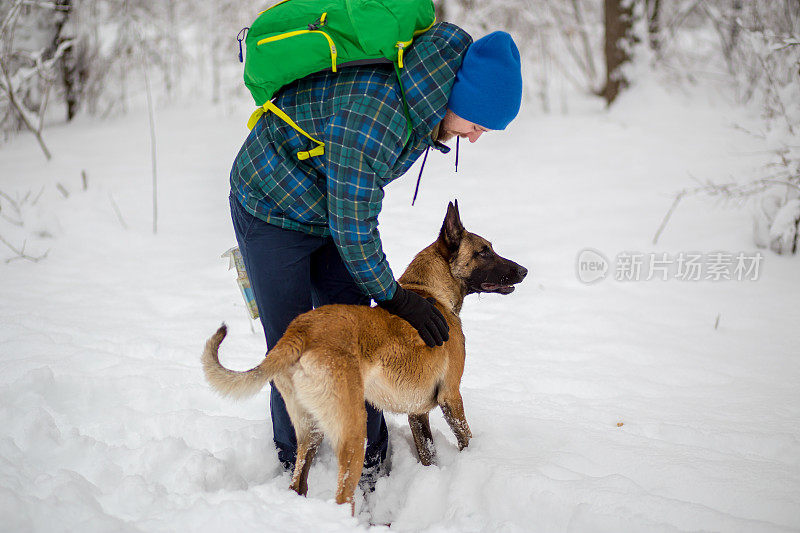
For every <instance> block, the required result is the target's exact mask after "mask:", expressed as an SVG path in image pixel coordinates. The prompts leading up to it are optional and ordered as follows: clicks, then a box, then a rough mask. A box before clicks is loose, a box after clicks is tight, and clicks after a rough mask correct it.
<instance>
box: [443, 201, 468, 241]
mask: <svg viewBox="0 0 800 533" xmlns="http://www.w3.org/2000/svg"><path fill="white" fill-rule="evenodd" d="M463 237H464V226H463V225H462V224H461V216H460V215H459V214H458V200H456V201H455V204H453V202H450V203H449V204H448V205H447V215H445V217H444V222H443V223H442V229H441V230H440V231H439V240H440V241H441V242H442V243H443V244H444V245H445V247H447V249H448V250H449V251H450V252H454V251H456V250H458V247H459V246H460V245H461V239H462V238H463Z"/></svg>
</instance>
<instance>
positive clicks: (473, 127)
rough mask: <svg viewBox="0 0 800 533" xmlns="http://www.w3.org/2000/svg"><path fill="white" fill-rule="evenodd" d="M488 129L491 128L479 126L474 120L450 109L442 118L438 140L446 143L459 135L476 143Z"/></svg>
mask: <svg viewBox="0 0 800 533" xmlns="http://www.w3.org/2000/svg"><path fill="white" fill-rule="evenodd" d="M487 131H489V130H487V129H486V128H484V127H483V126H478V125H477V124H475V123H474V122H470V121H469V120H465V119H463V118H461V117H459V116H458V115H456V114H455V113H453V112H452V111H450V110H449V109H448V110H447V113H445V115H444V118H443V119H442V125H441V127H440V128H439V137H438V138H437V139H436V140H437V141H439V142H443V143H444V142H447V141H449V140H450V139H452V138H453V137H455V136H456V135H458V136H459V137H462V138H465V139H469V142H471V143H474V142H475V141H477V140H478V138H479V137H480V136H481V135H483V134H484V133H485V132H487Z"/></svg>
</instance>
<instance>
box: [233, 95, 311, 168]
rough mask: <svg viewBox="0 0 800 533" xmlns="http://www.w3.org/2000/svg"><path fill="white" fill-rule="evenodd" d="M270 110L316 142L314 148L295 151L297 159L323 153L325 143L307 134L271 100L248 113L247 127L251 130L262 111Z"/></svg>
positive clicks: (303, 159)
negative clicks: (250, 113)
mask: <svg viewBox="0 0 800 533" xmlns="http://www.w3.org/2000/svg"><path fill="white" fill-rule="evenodd" d="M270 111H272V112H273V113H275V114H276V115H277V116H278V118H279V119H281V120H282V121H284V122H285V123H287V124H288V125H289V126H291V127H292V128H293V129H294V130H295V131H296V132H297V133H299V134H301V135H303V136H304V137H306V138H307V139H308V140H310V141H313V142H315V143H316V144H317V146H316V147H315V148H312V149H311V150H308V151H302V152H297V159H299V160H300V161H305V160H306V159H308V158H309V157H314V156H318V155H322V154H324V153H325V143H324V142H322V141H318V140H317V139H315V138H314V137H312V136H311V135H309V134H308V133H307V132H306V131H305V130H304V129H303V128H301V127H300V126H298V125H297V124H296V123H295V121H294V120H292V119H291V118H290V117H289V115H287V114H286V113H284V112H283V111H282V110H281V108H279V107H278V106H276V105H275V104H273V103H272V102H271V101H267V102H266V103H264V105H262V106H261V107H259V108H257V109H256V110H255V111H253V114H252V115H250V119H249V120H248V121H247V128H248V129H251V130H252V129H253V128H254V127H255V125H256V122H258V119H260V118H261V115H263V114H264V113H269V112H270Z"/></svg>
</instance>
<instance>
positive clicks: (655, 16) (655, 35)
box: [646, 0, 661, 52]
mask: <svg viewBox="0 0 800 533" xmlns="http://www.w3.org/2000/svg"><path fill="white" fill-rule="evenodd" d="M646 7H647V11H646V12H647V34H648V37H649V38H650V48H651V49H652V50H654V51H655V52H658V51H659V50H660V49H661V39H660V33H661V0H647V4H646Z"/></svg>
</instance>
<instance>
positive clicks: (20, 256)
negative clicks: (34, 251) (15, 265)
mask: <svg viewBox="0 0 800 533" xmlns="http://www.w3.org/2000/svg"><path fill="white" fill-rule="evenodd" d="M0 242H2V243H3V244H5V245H6V246H8V247H9V248H10V249H11V251H12V252H14V253H15V254H17V255H16V257H11V258H9V259H6V263H10V262H11V261H14V260H16V259H27V260H28V261H31V262H33V263H38V262H39V261H41V260H42V259H44V258H45V257H47V254H48V253H49V252H50V250H47V251H46V252H45V253H43V254H42V255H40V256H38V257H33V256H30V255H27V254H26V253H25V242H23V243H22V248H20V249H17V248H16V247H15V246H14V245H13V244H11V243H10V242H8V241H7V240H5V239H4V238H3V236H2V235H0ZM26 242H27V241H26Z"/></svg>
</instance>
